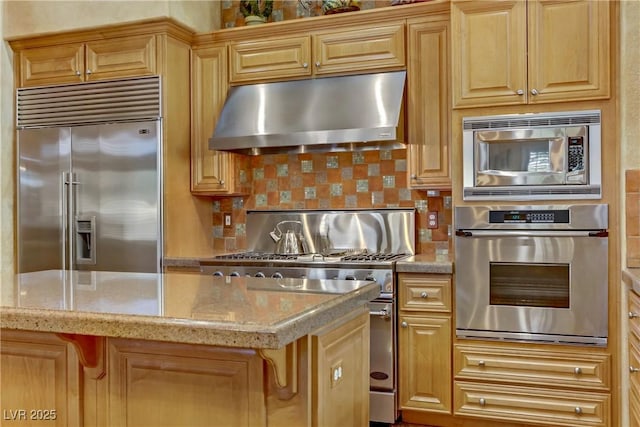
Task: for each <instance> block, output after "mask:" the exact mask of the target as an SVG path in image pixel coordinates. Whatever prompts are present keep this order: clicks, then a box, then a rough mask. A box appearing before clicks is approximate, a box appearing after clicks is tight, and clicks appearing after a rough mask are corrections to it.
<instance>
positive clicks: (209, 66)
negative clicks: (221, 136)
mask: <svg viewBox="0 0 640 427" xmlns="http://www.w3.org/2000/svg"><path fill="white" fill-rule="evenodd" d="M227 88H228V85H227V47H226V45H219V46H214V47H206V48H195V49H193V50H192V54H191V104H192V105H191V192H192V194H195V195H202V196H206V195H219V194H228V193H232V192H233V191H234V170H233V163H234V157H233V156H234V155H233V154H231V153H223V152H220V151H213V150H210V149H209V138H211V135H212V134H213V130H214V129H215V126H216V120H217V118H218V116H219V115H220V111H221V110H222V106H223V105H224V101H225V97H226V94H227Z"/></svg>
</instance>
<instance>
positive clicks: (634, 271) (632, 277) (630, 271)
mask: <svg viewBox="0 0 640 427" xmlns="http://www.w3.org/2000/svg"><path fill="white" fill-rule="evenodd" d="M622 280H623V281H624V282H625V283H626V284H627V285H628V286H629V287H630V288H631V289H633V291H634V292H635V293H637V294H638V295H640V268H623V269H622Z"/></svg>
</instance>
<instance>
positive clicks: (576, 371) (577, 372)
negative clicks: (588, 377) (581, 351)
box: [573, 368, 582, 375]
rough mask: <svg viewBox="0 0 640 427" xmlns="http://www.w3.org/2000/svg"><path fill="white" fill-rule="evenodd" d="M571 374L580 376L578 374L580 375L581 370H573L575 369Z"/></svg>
mask: <svg viewBox="0 0 640 427" xmlns="http://www.w3.org/2000/svg"><path fill="white" fill-rule="evenodd" d="M573 372H574V373H575V374H576V375H580V374H581V373H582V369H581V368H575V369H574V370H573Z"/></svg>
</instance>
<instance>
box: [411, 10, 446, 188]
mask: <svg viewBox="0 0 640 427" xmlns="http://www.w3.org/2000/svg"><path fill="white" fill-rule="evenodd" d="M408 34H409V36H408V38H409V40H408V52H409V64H408V70H407V74H408V90H407V100H408V108H407V110H408V114H409V118H408V120H407V121H408V126H409V135H408V142H409V147H408V151H407V157H408V164H409V168H408V174H409V185H410V186H411V187H412V188H434V187H435V188H450V187H451V173H450V158H449V156H450V154H449V140H450V126H449V121H450V117H449V116H450V113H449V110H450V108H449V105H450V101H449V46H448V44H449V22H448V21H428V20H409V22H408Z"/></svg>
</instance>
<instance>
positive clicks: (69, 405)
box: [0, 329, 82, 426]
mask: <svg viewBox="0 0 640 427" xmlns="http://www.w3.org/2000/svg"><path fill="white" fill-rule="evenodd" d="M1 337H2V338H1V339H0V366H2V375H0V403H1V405H0V406H1V408H2V422H0V424H2V425H5V423H6V425H11V426H27V425H28V426H30V425H47V426H71V425H73V426H77V425H82V399H81V378H80V369H79V367H80V364H79V362H78V359H77V357H76V353H75V350H74V349H73V347H72V346H71V345H70V344H68V343H66V342H64V341H62V340H61V339H59V338H58V337H56V336H55V335H54V334H43V333H36V332H17V331H10V330H6V329H3V330H2V333H1Z"/></svg>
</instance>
